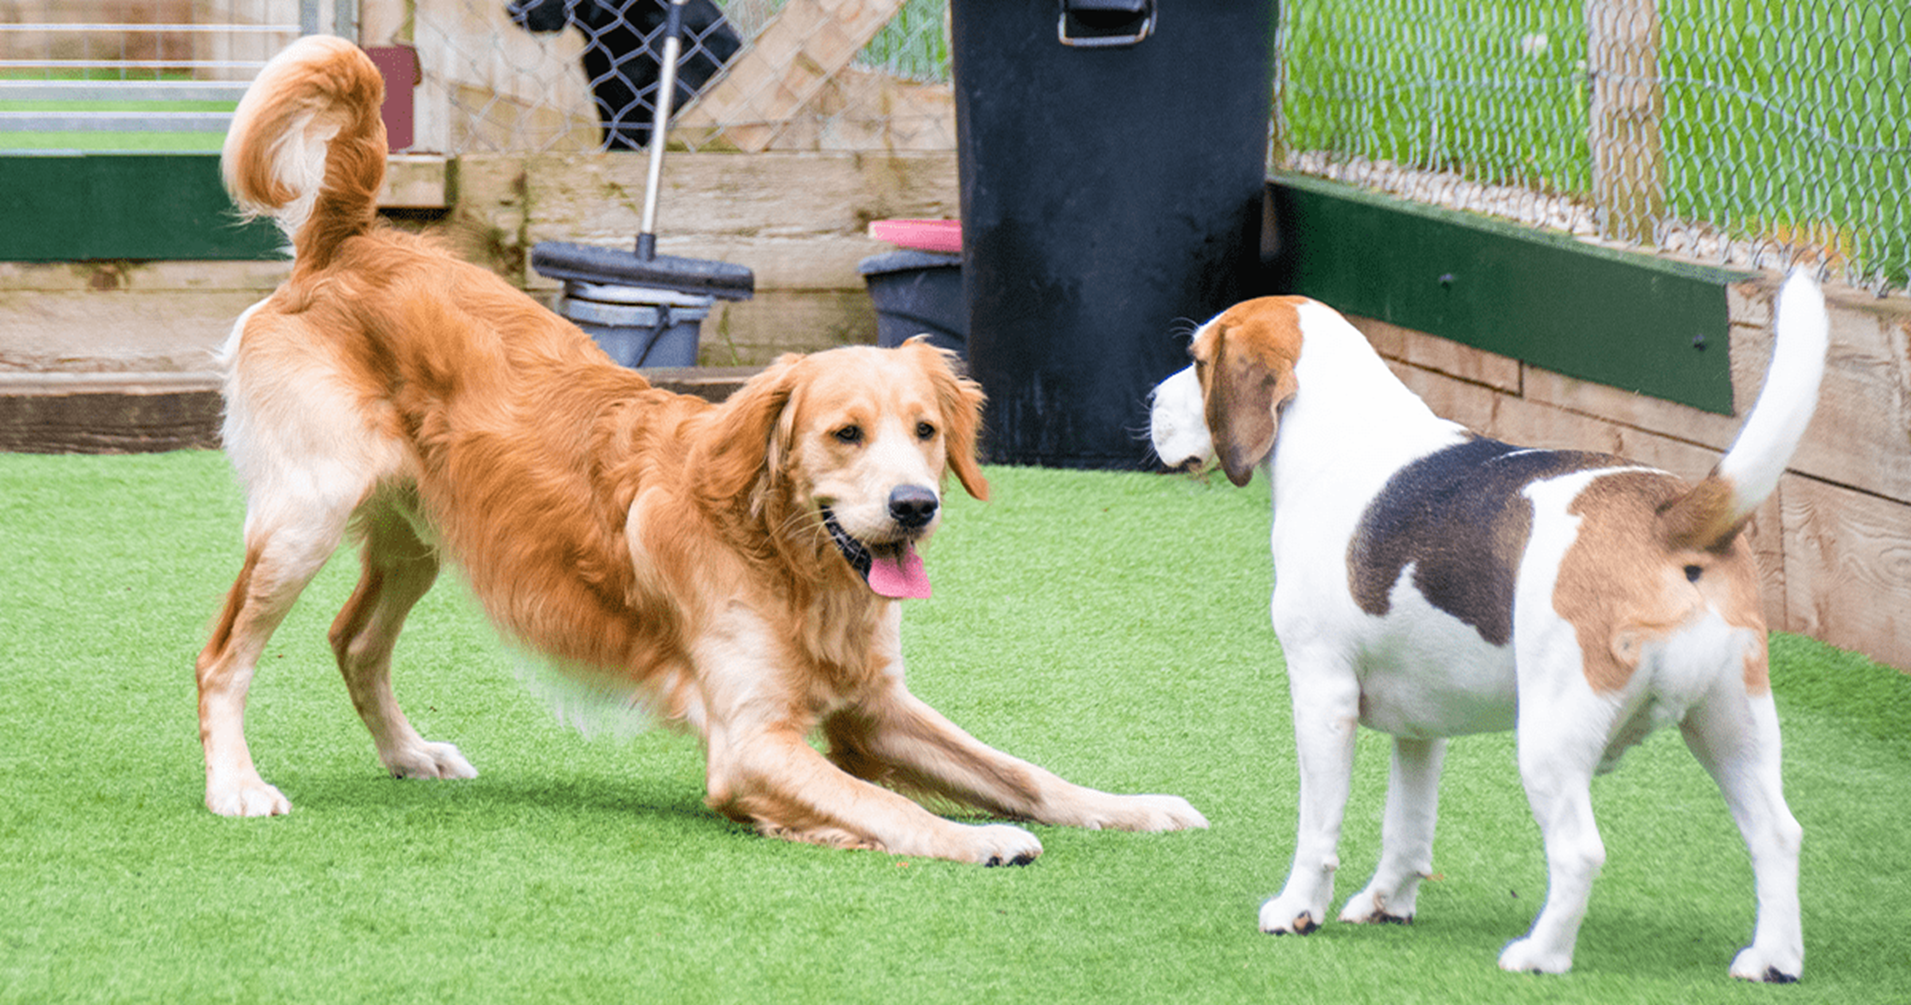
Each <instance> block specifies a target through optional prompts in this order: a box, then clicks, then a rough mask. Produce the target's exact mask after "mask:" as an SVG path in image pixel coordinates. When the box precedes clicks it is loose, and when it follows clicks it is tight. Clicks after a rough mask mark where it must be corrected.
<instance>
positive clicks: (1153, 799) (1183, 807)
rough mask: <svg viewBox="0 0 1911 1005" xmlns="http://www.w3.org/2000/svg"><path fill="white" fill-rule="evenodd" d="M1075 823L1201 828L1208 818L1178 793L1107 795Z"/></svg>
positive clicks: (1103, 827)
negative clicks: (1172, 794) (1103, 801)
mask: <svg viewBox="0 0 1911 1005" xmlns="http://www.w3.org/2000/svg"><path fill="white" fill-rule="evenodd" d="M1058 822H1059V821H1058ZM1074 823H1075V826H1078V827H1086V828H1088V829H1089V830H1092V831H1098V830H1115V831H1181V830H1193V829H1197V828H1204V827H1206V826H1207V825H1208V818H1207V817H1204V816H1202V815H1201V811H1199V810H1197V809H1195V808H1194V807H1193V806H1190V805H1189V804H1188V801H1187V800H1186V799H1183V798H1181V797H1180V796H1109V797H1107V802H1105V803H1103V804H1101V805H1097V806H1091V807H1089V808H1088V810H1087V811H1086V812H1084V813H1083V814H1082V815H1081V817H1080V819H1079V821H1075V822H1074Z"/></svg>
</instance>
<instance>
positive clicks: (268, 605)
mask: <svg viewBox="0 0 1911 1005" xmlns="http://www.w3.org/2000/svg"><path fill="white" fill-rule="evenodd" d="M344 530H345V519H344V516H343V515H340V516H339V517H338V518H337V519H336V520H333V521H331V522H330V523H329V524H326V523H321V524H319V525H317V526H306V527H298V528H280V529H278V530H276V531H275V530H274V529H271V528H263V529H261V528H254V529H253V531H252V532H251V533H249V534H248V535H247V536H248V538H249V540H248V541H247V546H246V559H245V565H244V567H242V568H241V569H240V570H239V578H238V580H237V581H236V582H234V583H233V584H232V589H231V590H230V591H229V592H228V593H227V595H226V604H225V608H224V610H223V611H221V613H220V615H219V620H218V622H217V623H216V624H215V626H214V628H213V633H212V638H211V639H210V640H209V641H208V642H207V643H206V648H205V649H204V650H203V651H201V652H200V654H199V660H198V664H197V671H198V683H199V741H200V743H201V745H202V746H203V747H204V748H205V755H206V807H207V808H208V809H210V810H212V811H213V812H214V813H217V814H219V815H221V816H230V817H258V816H274V815H278V814H281V813H287V812H290V811H291V809H292V805H291V803H290V802H289V801H287V800H286V798H285V796H284V795H283V794H281V793H280V792H279V790H278V789H276V788H273V787H272V786H271V785H268V784H266V782H265V780H264V779H262V778H261V777H259V772H258V769H257V768H256V767H255V766H254V765H253V763H252V752H251V750H250V749H249V748H248V747H247V746H246V738H245V706H246V692H247V691H248V690H249V689H250V688H251V686H252V676H253V673H254V671H255V670H256V669H257V667H258V662H259V655H260V654H261V653H262V652H264V651H265V645H266V642H267V640H269V639H270V638H271V637H272V632H273V631H274V630H275V629H277V628H278V627H279V623H280V622H281V621H283V620H284V619H285V615H286V613H287V612H289V611H290V610H291V609H292V604H293V603H294V602H295V601H296V600H297V599H298V596H299V593H300V592H301V591H303V590H304V589H305V586H306V584H307V583H309V582H311V580H312V577H313V576H314V575H316V574H317V573H318V570H319V569H320V567H322V566H323V565H324V564H325V560H326V559H327V558H328V557H330V556H331V553H332V549H333V548H336V547H337V546H338V542H339V540H340V539H341V538H342V537H343V536H344Z"/></svg>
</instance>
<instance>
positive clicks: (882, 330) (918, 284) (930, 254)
mask: <svg viewBox="0 0 1911 1005" xmlns="http://www.w3.org/2000/svg"><path fill="white" fill-rule="evenodd" d="M856 271H858V272H860V273H862V277H863V283H864V284H865V285H867V286H868V287H869V299H870V301H871V302H872V303H874V304H875V305H876V344H877V345H880V346H884V347H886V348H893V347H895V346H899V345H901V344H903V342H904V341H906V340H908V339H910V338H913V337H915V336H917V335H927V336H929V341H931V342H933V343H935V344H936V345H939V346H941V347H942V348H944V349H952V350H954V351H955V352H957V353H966V352H967V350H968V343H969V318H968V305H967V304H966V303H965V302H964V301H963V298H962V256H960V255H948V254H943V253H940V252H934V251H915V250H909V249H905V250H902V251H891V252H886V253H884V254H881V255H871V256H869V257H868V258H865V259H863V260H862V261H861V262H858V263H857V264H856Z"/></svg>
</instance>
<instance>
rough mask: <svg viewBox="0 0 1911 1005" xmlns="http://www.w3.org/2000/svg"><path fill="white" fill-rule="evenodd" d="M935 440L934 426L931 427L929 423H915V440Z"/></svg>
mask: <svg viewBox="0 0 1911 1005" xmlns="http://www.w3.org/2000/svg"><path fill="white" fill-rule="evenodd" d="M935 438H936V427H935V426H934V425H931V424H930V423H927V422H918V423H916V439H918V440H933V439H935Z"/></svg>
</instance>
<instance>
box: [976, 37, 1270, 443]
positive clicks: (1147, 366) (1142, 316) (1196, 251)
mask: <svg viewBox="0 0 1911 1005" xmlns="http://www.w3.org/2000/svg"><path fill="white" fill-rule="evenodd" d="M1274 11H1275V8H1274V0H1058V2H1046V3H1044V2H1031V0H952V2H951V4H950V12H951V20H952V26H951V27H952V35H953V57H954V67H955V94H956V131H957V138H958V151H959V166H960V175H961V197H962V234H963V242H962V243H963V254H962V273H963V284H964V287H965V288H966V293H965V296H966V300H967V304H968V322H969V323H968V355H969V364H970V371H971V373H972V374H973V375H974V376H975V377H976V379H977V380H979V381H981V383H982V385H983V388H984V390H986V391H987V392H988V395H989V404H988V412H987V415H986V419H987V429H986V444H987V449H988V454H989V459H990V460H992V461H996V462H998V463H1008V464H1035V465H1044V466H1050V467H1073V468H1138V467H1144V466H1147V465H1149V464H1150V463H1151V462H1152V452H1151V451H1150V449H1149V447H1148V445H1147V436H1146V430H1147V428H1148V423H1147V413H1146V407H1147V394H1148V391H1149V389H1150V388H1152V387H1153V386H1154V384H1155V383H1157V382H1158V381H1160V380H1161V379H1162V378H1164V377H1166V376H1167V375H1168V374H1170V373H1173V372H1174V371H1175V370H1177V369H1180V368H1181V367H1182V366H1185V365H1186V361H1187V355H1186V345H1187V342H1186V338H1185V335H1186V331H1187V329H1188V328H1189V326H1190V323H1193V322H1201V321H1205V320H1207V319H1208V318H1209V317H1212V316H1213V315H1215V314H1217V313H1219V312H1220V311H1221V310H1223V309H1224V308H1226V307H1227V306H1229V305H1230V304H1233V303H1235V302H1236V301H1239V300H1241V299H1244V298H1245V297H1247V296H1250V295H1253V294H1254V293H1257V292H1260V291H1259V290H1258V289H1257V288H1256V287H1257V275H1258V271H1259V269H1258V266H1259V259H1260V254H1259V243H1260V222H1261V206H1262V192H1263V188H1264V184H1265V181H1266V158H1267V135H1268V120H1269V113H1270V98H1271V93H1272V92H1271V88H1272V81H1273V46H1272V41H1273V40H1272V35H1273V29H1274ZM1177 328H1178V329H1179V330H1180V333H1181V334H1180V335H1179V336H1177V334H1176V330H1177Z"/></svg>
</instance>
